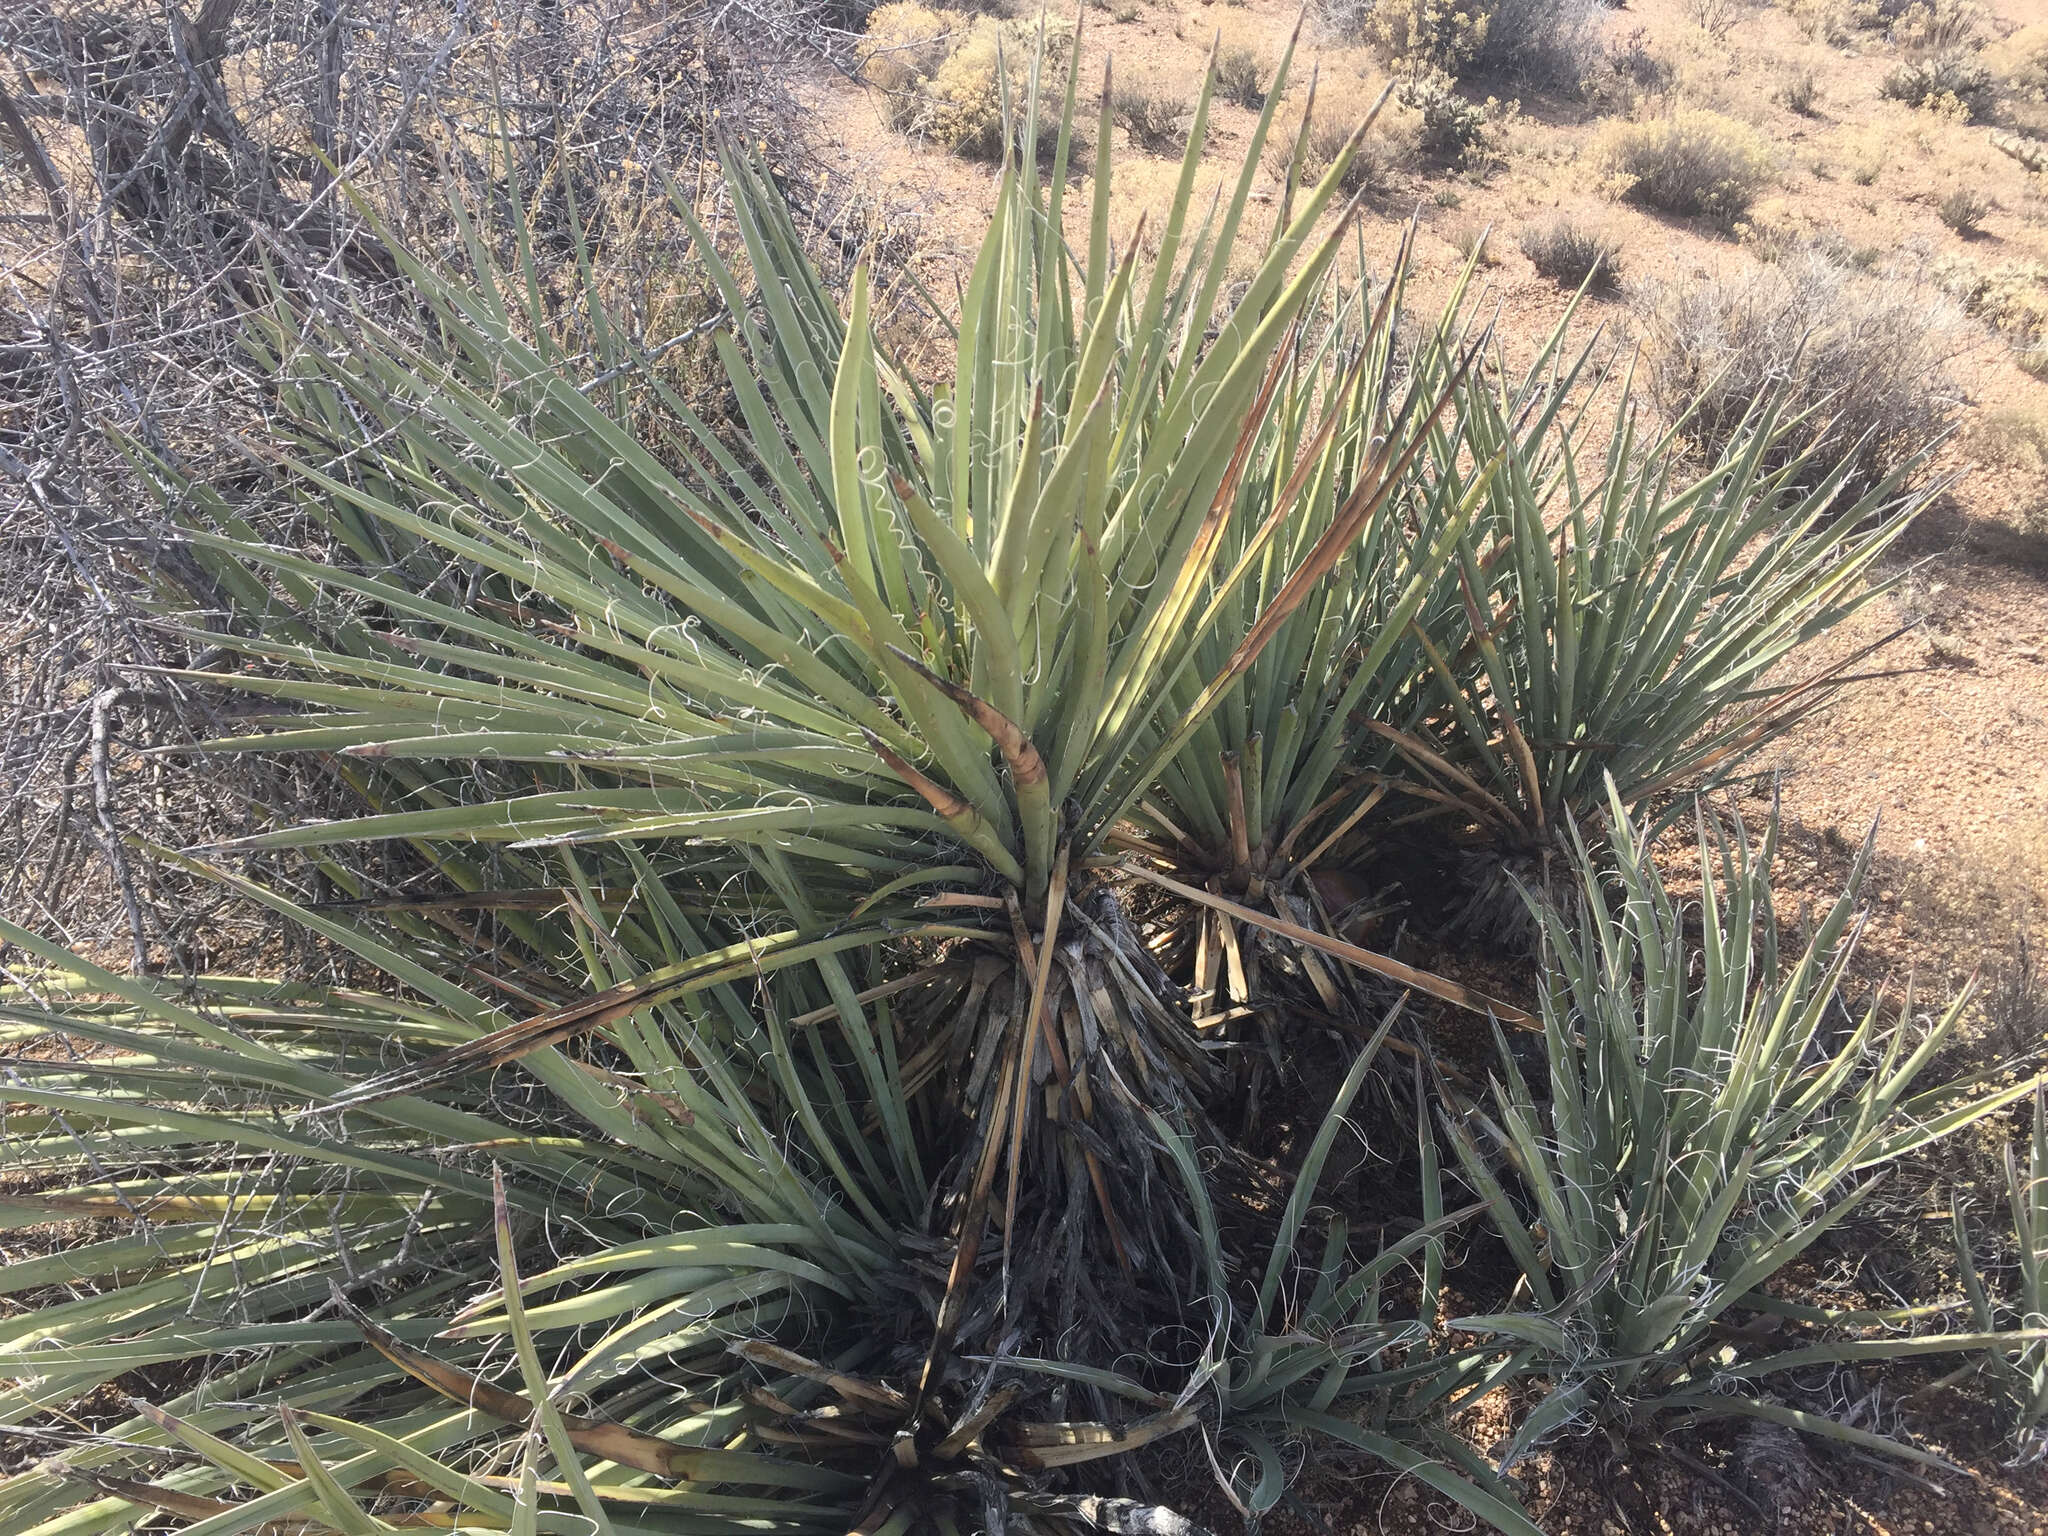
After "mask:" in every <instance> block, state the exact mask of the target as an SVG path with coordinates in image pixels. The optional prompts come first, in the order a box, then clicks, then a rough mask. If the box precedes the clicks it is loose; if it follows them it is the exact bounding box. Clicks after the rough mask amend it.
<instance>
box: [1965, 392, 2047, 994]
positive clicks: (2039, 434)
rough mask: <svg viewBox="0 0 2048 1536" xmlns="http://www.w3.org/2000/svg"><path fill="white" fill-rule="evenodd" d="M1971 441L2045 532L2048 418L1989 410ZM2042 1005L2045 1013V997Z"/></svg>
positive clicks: (2019, 519)
mask: <svg viewBox="0 0 2048 1536" xmlns="http://www.w3.org/2000/svg"><path fill="white" fill-rule="evenodd" d="M1970 441H1971V446H1972V447H1974V448H1975V449H1976V451H1977V453H1978V454H1979V455H1980V456H1981V457H1982V458H1983V459H1984V460H1985V461H1986V462H1987V463H1989V464H1992V465H1994V466H1996V467H1997V468H1999V469H2003V470H2005V471H2006V472H2007V473H2009V474H2011V475H2012V476H2013V477H2014V478H2015V479H2016V480H2018V481H2019V482H2020V494H2019V495H2018V496H2016V497H2011V498H2005V504H2006V506H2007V508H2008V509H2009V511H2010V513H2011V515H2012V517H2013V520H2014V521H2015V522H2016V523H2018V524H2019V527H2020V529H2021V531H2022V532H2025V533H2037V534H2038V533H2048V415H2043V414H2041V413H2040V412H2038V411H2026V410H2015V409H2011V408H2008V409H2005V410H1999V411H1989V412H1986V413H1985V414H1984V415H1982V416H1980V417H1979V418H1978V419H1977V421H1976V423H1975V424H1974V425H1973V426H1972V428H1971V430H1970ZM2041 1005H2042V1008H2043V1009H2044V1010H2048V995H2044V996H2043V998H2042V999H2041Z"/></svg>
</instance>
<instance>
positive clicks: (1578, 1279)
mask: <svg viewBox="0 0 2048 1536" xmlns="http://www.w3.org/2000/svg"><path fill="white" fill-rule="evenodd" d="M1608 815H1609V825H1610V827H1611V828H1612V850H1611V856H1612V864H1613V872H1612V874H1611V875H1609V874H1608V873H1606V872H1605V871H1604V870H1603V867H1602V865H1601V863H1600V862H1598V861H1596V859H1595V857H1594V855H1593V854H1592V852H1591V851H1590V850H1589V849H1588V848H1587V847H1586V845H1585V843H1584V842H1583V840H1580V839H1578V838H1577V836H1576V833H1574V862H1575V864H1576V866H1577V885H1578V890H1577V903H1576V905H1577V910H1576V911H1575V912H1569V913H1567V912H1565V911H1560V910H1559V909H1558V908H1557V907H1556V906H1554V905H1551V904H1549V903H1547V902H1542V901H1540V900H1539V899H1538V898H1534V897H1532V898H1531V900H1532V903H1534V904H1535V905H1537V907H1538V910H1539V913H1540V918H1541V922H1542V926H1543V933H1544V959H1545V964H1546V966H1547V968H1548V969H1549V972H1550V975H1551V977H1552V980H1551V983H1550V985H1549V986H1548V987H1547V988H1545V989H1544V991H1543V993H1542V994H1541V997H1542V1017H1543V1043H1544V1052H1545V1062H1546V1066H1547V1069H1548V1071H1547V1082H1545V1081H1544V1080H1542V1079H1538V1080H1537V1081H1535V1082H1533V1083H1532V1082H1531V1080H1530V1077H1529V1075H1528V1074H1527V1073H1525V1072H1524V1071H1523V1069H1522V1067H1521V1065H1520V1063H1519V1062H1518V1060H1517V1058H1516V1056H1515V1055H1514V1053H1513V1052H1512V1051H1510V1050H1508V1049H1507V1048H1506V1044H1505V1042H1503V1045H1502V1050H1501V1054H1500V1068H1499V1074H1498V1076H1497V1077H1496V1078H1495V1080H1494V1082H1493V1085H1492V1093H1491V1105H1490V1107H1488V1108H1482V1107H1481V1106H1480V1105H1478V1104H1476V1103H1466V1104H1465V1105H1464V1106H1463V1108H1462V1111H1461V1112H1460V1113H1457V1114H1454V1115H1452V1116H1451V1117H1450V1123H1449V1132H1450V1135H1451V1138H1452V1142H1453V1145H1454V1146H1455V1148H1456V1151H1457V1157H1458V1162H1459V1165H1460V1167H1461V1168H1462V1169H1463V1170H1464V1173H1465V1176H1466V1178H1467V1180H1468V1181H1469V1182H1470V1183H1471V1184H1472V1185H1473V1187H1474V1188H1475V1189H1476V1190H1478V1191H1479V1193H1480V1195H1481V1197H1482V1198H1483V1199H1484V1200H1485V1201H1486V1202H1487V1205H1488V1210H1489V1214H1490V1219H1491V1221H1492V1223H1493V1225H1494V1227H1495V1228H1496V1230H1497V1231H1498V1232H1499V1234H1500V1236H1501V1238H1502V1240H1503V1241H1504V1242H1505V1243H1506V1245H1507V1248H1508V1250H1509V1252H1510V1253H1511V1254H1512V1255H1513V1257H1514V1259H1515V1262H1516V1265H1517V1267H1518V1268H1519V1270H1520V1272H1521V1283H1520V1295H1519V1296H1518V1300H1520V1301H1521V1302H1522V1304H1523V1306H1524V1307H1525V1308H1526V1311H1525V1312H1517V1313H1511V1314H1510V1315H1508V1316H1506V1317H1503V1318H1501V1319H1499V1320H1497V1323H1496V1324H1495V1326H1496V1327H1497V1328H1498V1329H1499V1331H1500V1332H1501V1333H1502V1334H1503V1335H1505V1336H1507V1337H1510V1338H1513V1339H1516V1340H1520V1341H1527V1342H1533V1343H1536V1344H1537V1345H1539V1346H1540V1347H1539V1349H1538V1352H1537V1353H1536V1354H1535V1355H1534V1356H1533V1357H1532V1358H1531V1360H1530V1361H1529V1368H1530V1369H1531V1370H1532V1371H1535V1372H1538V1373H1540V1374H1542V1375H1544V1376H1546V1377H1547V1378H1549V1380H1550V1383H1551V1385H1550V1390H1549V1392H1548V1393H1547V1395H1546V1396H1545V1397H1544V1398H1543V1399H1542V1401H1541V1402H1540V1403H1539V1404H1538V1405H1537V1406H1536V1407H1535V1408H1534V1409H1533V1410H1532V1411H1531V1412H1530V1413H1529V1414H1528V1416H1527V1417H1526V1419H1525V1420H1524V1421H1523V1423H1522V1424H1521V1425H1520V1426H1519V1428H1518V1430H1517V1432H1516V1434H1515V1436H1514V1437H1513V1439H1512V1441H1511V1442H1510V1443H1509V1444H1508V1446H1507V1447H1506V1451H1505V1455H1504V1460H1505V1461H1507V1462H1512V1461H1514V1460H1515V1459H1516V1458H1517V1457H1518V1456H1520V1455H1521V1454H1522V1453H1524V1452H1525V1451H1526V1450H1528V1449H1529V1448H1530V1447H1531V1446H1533V1445H1534V1444H1536V1443H1538V1442H1539V1441H1541V1440H1542V1439H1544V1438H1545V1437H1546V1436H1550V1435H1553V1434H1556V1433H1559V1432H1561V1431H1564V1430H1566V1429H1568V1428H1569V1427H1571V1426H1573V1425H1586V1424H1592V1423H1604V1424H1609V1425H1615V1426H1618V1427H1620V1428H1622V1429H1624V1430H1626V1429H1628V1428H1631V1427H1634V1428H1639V1429H1648V1428H1649V1427H1650V1426H1651V1425H1652V1424H1654V1423H1655V1422H1656V1421H1657V1420H1659V1419H1660V1418H1661V1419H1663V1420H1665V1421H1666V1422H1669V1421H1670V1420H1672V1419H1679V1420H1686V1421H1692V1420H1700V1419H1709V1418H1717V1417H1727V1416H1748V1417H1753V1418H1761V1419H1766V1420H1770V1421H1773V1422H1777V1423H1781V1424H1787V1425H1791V1426H1793V1427H1795V1428H1799V1429H1803V1430H1808V1431H1811V1432H1814V1433H1817V1434H1823V1435H1829V1436H1832V1437H1835V1438H1837V1439H1842V1440H1848V1441H1851V1442H1854V1443H1858V1444H1866V1445H1881V1446H1884V1447H1887V1448H1895V1449H1899V1450H1900V1451H1902V1452H1903V1453H1910V1454H1914V1455H1921V1456H1924V1455H1926V1453H1924V1452H1918V1451H1916V1450H1914V1449H1913V1448H1910V1447H1904V1446H1898V1445H1896V1443H1895V1442H1891V1441H1888V1440H1883V1439H1881V1438H1880V1437H1878V1436H1876V1435H1873V1434H1871V1433H1870V1432H1868V1431H1865V1430H1861V1429H1856V1428H1853V1427H1851V1426H1848V1425H1844V1424H1840V1423H1837V1422H1835V1421H1834V1420H1832V1419H1830V1418H1828V1417H1826V1416H1825V1415H1823V1414H1818V1413H1813V1412H1808V1411H1805V1410H1802V1409H1800V1408H1798V1407H1796V1406H1789V1405H1786V1404H1783V1403H1780V1402H1774V1401H1771V1400H1769V1399H1767V1398H1765V1397H1763V1396H1759V1395H1757V1394H1756V1388H1757V1387H1758V1386H1760V1385H1764V1384H1767V1383H1768V1382H1769V1381H1770V1379H1771V1378H1772V1377H1774V1376H1776V1375H1778V1374H1780V1373H1782V1372H1787V1371H1792V1370H1795V1369H1799V1368H1803V1367H1811V1366H1826V1365H1830V1364H1835V1365H1842V1364H1849V1363H1852V1362H1855V1361H1859V1360H1873V1359H1889V1358H1897V1357H1903V1356H1910V1355H1916V1354H1923V1353H1930V1352H1939V1351H1971V1350H1974V1349H1979V1348H1982V1347H1983V1345H1984V1343H1985V1339H1984V1337H1983V1336H1982V1335H1978V1336H1968V1335H1958V1334H1939V1335H1931V1336H1906V1337H1900V1336H1897V1335H1893V1334H1887V1335H1880V1336H1875V1337H1868V1338H1856V1337H1845V1336H1843V1334H1842V1333H1841V1332H1840V1331H1839V1330H1841V1329H1843V1328H1851V1327H1854V1326H1855V1325H1856V1324H1858V1323H1868V1324H1877V1323H1887V1324H1893V1325H1896V1324H1897V1323H1899V1322H1900V1321H1902V1319H1900V1318H1898V1317H1893V1316H1889V1315H1886V1316H1877V1315H1872V1316H1869V1317H1860V1316H1856V1315H1839V1316H1833V1317H1830V1316H1828V1315H1827V1314H1824V1313H1821V1312H1819V1311H1818V1310H1817V1309H1805V1308H1800V1307H1797V1306H1790V1305H1788V1304H1786V1303H1784V1302H1782V1301H1780V1300H1777V1299H1774V1298H1773V1297H1771V1296H1770V1295H1768V1294H1767V1293H1766V1290H1765V1287H1766V1285H1767V1284H1768V1282H1770V1281H1771V1279H1772V1278H1773V1277H1774V1276H1776V1275H1778V1274H1779V1273H1780V1272H1782V1271H1783V1270H1784V1269H1785V1267H1786V1266H1787V1265H1788V1264H1790V1263H1792V1261H1793V1260H1795V1259H1797V1258H1798V1257H1799V1256H1800V1255H1801V1254H1802V1253H1804V1252H1805V1251H1806V1250H1807V1249H1809V1248H1810V1247H1811V1246H1812V1245H1813V1244H1814V1243H1815V1242H1817V1241H1819V1240H1820V1239H1821V1238H1822V1237H1823V1236H1825V1235H1826V1234H1827V1233H1828V1232H1829V1231H1831V1230H1833V1229H1835V1228H1837V1227H1838V1226H1840V1225H1841V1224H1842V1223H1843V1222H1844V1221H1845V1220H1846V1219H1847V1218H1848V1217H1849V1216H1850V1215H1851V1214H1853V1213H1854V1212H1855V1210H1856V1209H1857V1208H1858V1206H1860V1205H1861V1204H1862V1203H1863V1202H1864V1201H1865V1200H1866V1199H1868V1198H1869V1197H1870V1195H1871V1193H1872V1192H1873V1191H1874V1190H1875V1189H1876V1188H1877V1187H1878V1184H1879V1182H1880V1180H1881V1179H1882V1178H1883V1176H1884V1174H1885V1172H1886V1171H1887V1170H1888V1169H1889V1168H1890V1167H1892V1166H1893V1165H1894V1164H1896V1163H1898V1162H1899V1160H1900V1159H1902V1158H1905V1157H1908V1156H1910V1155H1911V1154H1913V1153H1914V1152H1916V1151H1918V1150H1919V1149H1921V1148H1923V1147H1925V1146H1927V1145H1929V1144H1930V1143H1932V1142H1934V1141H1936V1140H1939V1139H1940V1138H1942V1137H1944V1136H1948V1135H1952V1134H1954V1133H1955V1132H1956V1131H1958V1130H1961V1129H1962V1128H1964V1127H1965V1126H1968V1125H1972V1124H1974V1123H1976V1122H1977V1121H1980V1120H1982V1119H1983V1118H1984V1117H1985V1116H1987V1115H1991V1114H1995V1113H1997V1112H1998V1111H1999V1110H2000V1109H2002V1108H2003V1107H2004V1106H2006V1105H2008V1104H2010V1103H2012V1102H2013V1101H2014V1100H2015V1099H2017V1098H2020V1097H2023V1096H2024V1095H2025V1094H2027V1093H2028V1092H2030V1091H2032V1084H2030V1083H2026V1082H2021V1083H2017V1084H2013V1083H2010V1082H2007V1081H2005V1080H2004V1078H2002V1077H2000V1076H1998V1075H1997V1074H1992V1073H1986V1074H1983V1075H1981V1076H1975V1077H1966V1078H1962V1079H1958V1080H1955V1081H1948V1082H1939V1083H1935V1084H1932V1085H1929V1086H1923V1085H1922V1084H1921V1083H1920V1081H1919V1080H1920V1078H1921V1077H1922V1076H1923V1075H1924V1073H1925V1072H1926V1070H1927V1067H1928V1065H1929V1063H1930V1062H1931V1061H1932V1060H1933V1059H1934V1057H1935V1056H1936V1054H1937V1053H1938V1052H1939V1051H1940V1049H1941V1046H1942V1044H1943V1042H1944V1041H1945V1040H1947V1039H1948V1037H1949V1035H1950V1034H1951V1033H1952V1032H1953V1030H1954V1029H1955V1026H1956V1024H1957V1022H1958V1021H1959V1020H1960V1019H1961V1018H1962V1016H1963V1014H1964V1012H1965V1010H1966V1008H1967V1006H1968V1003H1969V998H1968V996H1967V995H1965V996H1962V997H1959V998H1958V999H1957V1000H1956V1001H1955V1002H1954V1003H1952V1004H1951V1005H1950V1006H1949V1007H1948V1008H1947V1009H1946V1010H1944V1011H1943V1012H1942V1014H1941V1015H1940V1017H1939V1018H1938V1019H1937V1020H1936V1021H1935V1022H1934V1023H1933V1024H1932V1025H1931V1026H1930V1027H1929V1028H1927V1029H1926V1031H1925V1032H1924V1033H1922V1034H1919V1036H1918V1038H1917V1039H1916V1038H1914V1035H1915V1032H1916V1030H1917V1022H1916V1020H1915V1018H1914V998H1913V996H1912V993H1911V989H1910V988H1908V989H1907V995H1906V996H1905V998H1904V1000H1903V1002H1902V1003H1901V1004H1899V1006H1898V1010H1897V1012H1896V1013H1893V1012H1891V1011H1890V1008H1889V1007H1888V1002H1887V999H1886V998H1884V997H1883V996H1878V997H1876V998H1874V999H1873V1000H1872V1001H1871V1003H1870V1004H1869V1005H1868V1007H1867V1008H1866V1009H1865V1010H1864V1011H1863V1012H1862V1014H1861V1015H1860V1017H1859V1016H1855V1015H1852V1014H1850V1013H1849V1012H1848V1011H1847V1009H1846V1008H1845V1007H1844V1006H1843V1004H1842V1002H1841V1000H1840V998H1841V992H1842V988H1843V982H1844V977H1845V974H1846V971H1847V968H1848V966H1849V962H1850V958H1851V955H1852V953H1853V950H1854V947H1855V944H1854V940H1855V923H1856V912H1857V893H1858V891H1859V889H1860V887H1861V884H1862V881H1863V878H1864V875H1865V873H1866V871H1867V870H1868V868H1869V863H1870V856H1871V847H1872V844H1871V842H1869V841H1866V842H1865V844H1864V846H1863V848H1862V850H1861V852H1860V853H1859V854H1858V856H1857V859H1856V862H1855V865H1854V868H1853V870H1852V871H1851V874H1850V878H1849V880H1848V883H1847V887H1846V889H1845V890H1844V891H1843V893H1842V895H1841V896H1840V898H1839V899H1838V900H1837V901H1836V902H1835V903H1834V905H1833V906H1832V907H1831V908H1830V909H1829V910H1828V911H1827V912H1826V913H1825V914H1824V915H1823V916H1822V917H1821V919H1820V921H1819V923H1818V924H1817V925H1816V926H1815V928H1814V930H1813V933H1812V937H1811V938H1810V940H1809V941H1808V942H1807V943H1806V944H1805V945H1804V946H1803V948H1802V949H1801V950H1800V951H1799V952H1798V953H1797V955H1796V956H1791V957H1785V956H1781V954H1780V952H1779V943H1778V926H1777V920H1776V917H1775V916H1774V914H1773V909H1772V899H1771V887H1770V869H1771V862H1772V857H1773V855H1774V853H1775V851H1776V844H1777V822H1776V819H1775V817H1774V818H1773V820H1772V823H1771V825H1770V828H1769V830H1768V831H1767V832H1766V834H1765V836H1764V839H1763V842H1762V845H1761V846H1760V847H1757V848H1752V847H1751V846H1750V845H1749V843H1748V842H1747V839H1746V835H1745V834H1744V833H1743V832H1742V831H1741V830H1740V828H1739V826H1738V828H1737V829H1736V830H1735V831H1734V832H1732V833H1722V832H1718V831H1717V832H1714V833H1711V834H1710V833H1709V832H1708V830H1707V828H1706V825H1705V823H1704V818H1703V824H1702V827H1701V832H1700V838H1699V850H1700V873H1701V883H1702V888H1701V894H1700V899H1699V913H1698V924H1699V933H1700V938H1699V940H1698V941H1697V943H1695V942H1693V941H1691V940H1689V939H1688V938H1687V922H1686V914H1684V913H1683V912H1681V910H1680V908H1679V905H1678V903H1677V902H1675V901H1674V900H1673V899H1672V896H1671V894H1670V892H1669V891H1668V889H1667V888H1666V886H1665V884H1664V881H1663V879H1662V877H1661V876H1660V875H1659V874H1658V872H1657V869H1656V867H1655V865H1654V864H1653V863H1652V862H1651V860H1650V857H1649V851H1648V848H1647V847H1646V845H1645V844H1644V842H1643V841H1642V839H1641V837H1640V835H1639V834H1638V832H1637V831H1636V829H1635V828H1634V826H1633V825H1632V824H1631V822H1630V820H1629V817H1628V813H1627V810H1626V807H1625V806H1624V804H1623V803H1622V799H1621V795H1620V792H1619V791H1618V790H1617V789H1615V788H1613V787H1611V786H1610V788H1609V791H1608ZM1788 958H1789V960H1790V964H1789V966H1788V967H1785V966H1784V961H1785V960H1786V959H1788ZM1781 967H1784V968H1781ZM1745 1312H1765V1313H1773V1314H1776V1315H1778V1316H1781V1317H1785V1318H1788V1319H1791V1320H1793V1321H1797V1322H1803V1323H1806V1324H1811V1325H1816V1332H1815V1334H1814V1337H1813V1341H1812V1342H1808V1343H1795V1344H1792V1345H1790V1346H1789V1347H1787V1346H1786V1345H1785V1343H1784V1342H1783V1341H1782V1340H1780V1341H1779V1342H1777V1343H1774V1344H1769V1345H1766V1346H1764V1347H1763V1348H1761V1349H1759V1348H1756V1347H1753V1346H1751V1345H1749V1344H1747V1343H1746V1342H1745V1335H1744V1334H1743V1333H1742V1331H1741V1330H1740V1329H1738V1328H1730V1327H1726V1326H1723V1325H1725V1324H1731V1323H1733V1322H1735V1321H1736V1319H1737V1318H1739V1317H1740V1316H1741V1315H1742V1314H1744V1313H1745ZM1829 1323H1832V1324H1833V1325H1835V1327H1834V1329H1832V1330H1830V1329H1827V1328H1821V1327H1819V1326H1817V1325H1821V1324H1829ZM2024 1337H2028V1336H2026V1335H2018V1336H2006V1340H2007V1342H2012V1341H2013V1340H2014V1339H2015V1338H2024Z"/></svg>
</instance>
